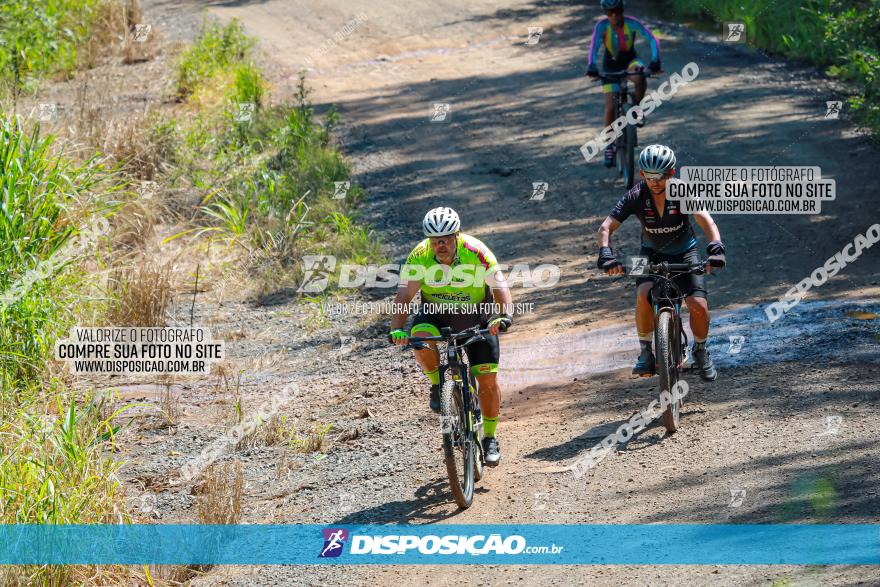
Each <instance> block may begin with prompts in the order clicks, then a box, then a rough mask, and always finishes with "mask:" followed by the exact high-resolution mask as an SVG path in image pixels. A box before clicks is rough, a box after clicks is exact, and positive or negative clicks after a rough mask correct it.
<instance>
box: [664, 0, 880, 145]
mask: <svg viewBox="0 0 880 587" xmlns="http://www.w3.org/2000/svg"><path fill="white" fill-rule="evenodd" d="M668 1H669V3H670V4H671V5H672V7H673V9H674V10H675V11H676V12H679V13H682V14H692V15H701V16H704V17H710V18H716V19H718V20H725V21H727V20H741V21H744V22H745V23H746V30H747V32H748V35H749V42H751V43H753V44H755V45H756V46H758V47H760V48H762V49H766V50H769V51H771V52H774V53H779V54H781V55H786V56H789V57H794V58H797V59H803V60H805V61H809V62H810V63H814V64H817V65H824V66H829V67H828V73H829V74H830V75H832V76H836V77H838V78H840V79H843V80H847V81H852V82H855V86H854V88H853V91H852V96H851V97H850V99H849V103H850V106H851V107H852V108H853V109H854V110H856V112H857V113H858V116H859V118H860V119H861V120H862V121H863V122H864V123H865V124H866V125H867V126H868V127H870V128H871V129H872V130H873V131H874V132H875V133H880V0H857V1H856V2H844V1H843V0H806V1H797V0H776V1H775V2H766V1H765V0H668Z"/></svg>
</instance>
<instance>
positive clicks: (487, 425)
mask: <svg viewBox="0 0 880 587" xmlns="http://www.w3.org/2000/svg"><path fill="white" fill-rule="evenodd" d="M496 426H498V416H495V417H494V418H490V417H489V416H483V436H487V437H488V436H495V427H496Z"/></svg>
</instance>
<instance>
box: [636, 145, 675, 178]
mask: <svg viewBox="0 0 880 587" xmlns="http://www.w3.org/2000/svg"><path fill="white" fill-rule="evenodd" d="M675 163H676V161H675V153H674V152H673V151H672V149H670V148H669V147H667V146H665V145H648V146H647V147H645V148H644V150H643V151H642V154H641V155H639V167H641V169H642V171H648V172H650V173H662V172H665V171H669V170H670V169H672V168H674V167H675Z"/></svg>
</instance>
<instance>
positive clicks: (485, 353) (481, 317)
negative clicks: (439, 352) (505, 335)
mask: <svg viewBox="0 0 880 587" xmlns="http://www.w3.org/2000/svg"><path fill="white" fill-rule="evenodd" d="M488 323H489V319H488V317H487V316H486V315H485V314H479V313H476V314H440V313H433V314H432V313H425V312H424V311H420V312H419V313H418V314H417V315H416V317H415V319H414V320H413V326H412V328H411V329H410V334H411V336H417V334H416V333H417V332H418V331H422V332H428V333H430V334H431V335H433V336H439V335H440V329H441V328H445V327H449V328H451V329H452V332H460V331H462V330H464V329H465V328H470V327H472V326H476V325H477V324H479V325H480V328H486V326H487V324H488ZM464 351H465V353H466V354H467V358H468V363H469V364H470V366H471V372H472V373H473V374H474V375H485V374H487V373H497V372H498V359H499V358H500V356H501V349H500V347H499V346H498V337H497V336H492V335H490V334H486V340H481V341H480V342H475V343H473V344H469V345H468V346H466V347H465V348H464Z"/></svg>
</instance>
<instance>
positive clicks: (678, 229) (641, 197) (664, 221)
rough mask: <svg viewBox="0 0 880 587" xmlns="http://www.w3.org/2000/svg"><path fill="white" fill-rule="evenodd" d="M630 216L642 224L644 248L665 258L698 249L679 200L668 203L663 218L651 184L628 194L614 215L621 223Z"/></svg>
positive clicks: (636, 188) (689, 221) (635, 188)
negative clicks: (652, 193)
mask: <svg viewBox="0 0 880 587" xmlns="http://www.w3.org/2000/svg"><path fill="white" fill-rule="evenodd" d="M630 214H635V215H636V216H638V218H639V221H640V222H641V223H642V247H644V248H646V249H653V250H654V251H657V252H658V253H662V254H664V255H677V254H680V253H684V252H685V251H689V250H690V249H692V248H694V247H696V246H697V237H696V235H694V228H693V226H692V225H691V219H690V216H689V215H688V214H684V213H682V211H681V209H680V207H679V202H678V201H677V200H669V199H667V200H666V207H665V209H664V211H663V216H660V214H659V213H658V212H657V209H656V207H655V206H654V199H653V198H652V197H651V190H649V189H648V184H646V183H645V182H644V181H640V182H639V183H638V184H636V185H635V186H633V188H632V189H631V190H629V191H628V192H626V194H624V196H623V197H622V198H620V201H619V202H617V205H616V206H614V210H612V211H611V214H610V216H611V217H612V218H614V219H615V220H617V221H618V222H623V221H624V220H626V219H627V218H628V217H629V215H630Z"/></svg>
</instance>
